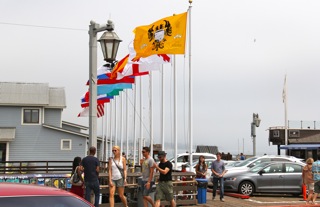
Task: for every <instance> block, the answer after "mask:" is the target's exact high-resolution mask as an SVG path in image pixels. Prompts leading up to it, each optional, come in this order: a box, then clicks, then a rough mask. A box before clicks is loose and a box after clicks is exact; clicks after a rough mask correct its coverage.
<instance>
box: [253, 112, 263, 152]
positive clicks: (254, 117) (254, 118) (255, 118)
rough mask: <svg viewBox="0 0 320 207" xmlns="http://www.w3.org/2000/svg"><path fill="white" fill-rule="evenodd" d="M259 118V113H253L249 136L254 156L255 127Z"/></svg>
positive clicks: (257, 125) (259, 120) (258, 123)
mask: <svg viewBox="0 0 320 207" xmlns="http://www.w3.org/2000/svg"><path fill="white" fill-rule="evenodd" d="M260 122H261V119H260V118H259V114H255V113H253V119H252V122H251V136H252V142H253V156H256V127H259V126H260Z"/></svg>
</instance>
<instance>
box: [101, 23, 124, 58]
mask: <svg viewBox="0 0 320 207" xmlns="http://www.w3.org/2000/svg"><path fill="white" fill-rule="evenodd" d="M113 30H114V25H113V23H112V21H111V20H108V24H107V32H104V33H103V34H102V36H101V37H100V39H99V40H98V41H99V42H100V44H101V49H102V53H103V56H104V60H105V61H107V62H109V63H113V62H114V60H115V59H116V56H117V52H118V48H119V45H120V42H121V41H122V40H120V38H119V37H118V35H117V34H116V33H115V32H113Z"/></svg>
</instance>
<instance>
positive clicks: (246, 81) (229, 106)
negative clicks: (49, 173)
mask: <svg viewBox="0 0 320 207" xmlns="http://www.w3.org/2000/svg"><path fill="white" fill-rule="evenodd" d="M188 6H189V4H188V1H187V0H161V1H160V0H158V1H157V0H136V1H132V0H117V1H115V0H112V1H111V0H104V1H102V0H90V1H84V0H68V1H63V0H55V1H53V0H51V1H50V0H28V1H24V0H0V28H1V33H0V46H1V47H0V48H1V61H0V70H1V76H0V81H4V82H40V83H49V85H50V86H51V87H64V88H65V91H66V98H67V108H66V109H65V110H64V111H63V120H65V121H69V122H74V123H77V124H82V125H88V118H78V117H77V114H78V113H79V112H80V111H81V107H80V97H81V95H82V94H84V93H85V91H86V90H87V86H85V83H86V81H87V79H88V73H89V69H88V68H89V67H88V66H89V56H88V53H89V48H88V44H89V35H88V26H89V23H90V20H94V21H96V22H97V23H100V24H103V23H106V21H107V20H108V19H111V20H112V21H113V22H114V24H115V32H116V33H117V34H118V36H119V37H120V38H121V39H122V40H123V42H122V43H121V45H120V48H119V52H118V56H117V57H118V59H121V58H122V57H124V56H125V55H126V54H127V53H128V48H127V46H128V44H129V43H130V41H131V40H132V39H133V38H134V36H133V33H132V30H133V29H134V28H135V27H137V26H140V25H148V24H151V23H152V22H154V21H157V20H158V19H161V18H163V17H166V16H170V15H172V14H175V13H176V14H179V13H183V12H186V11H187V9H188ZM319 8H320V1H318V0H309V1H304V0H260V1H257V0H223V1H220V0H216V1H215V0H199V1H197V0H194V2H193V4H192V10H191V11H192V12H191V16H192V17H191V25H192V27H191V29H192V32H191V42H192V43H191V53H192V59H191V63H192V71H193V74H192V80H193V109H192V110H193V137H194V144H198V145H201V144H203V145H216V146H218V147H219V149H220V150H221V151H224V152H231V153H233V154H234V153H238V152H239V151H240V152H242V149H243V148H244V153H245V154H252V148H253V146H252V139H251V137H250V123H251V122H252V114H253V113H258V114H259V116H260V118H261V124H260V127H259V128H257V130H256V131H257V154H264V153H268V154H276V152H277V151H276V146H272V145H271V146H269V144H268V130H267V129H268V128H269V127H272V126H284V104H283V102H282V90H283V84H284V77H285V74H287V87H288V92H287V93H288V119H289V120H298V121H299V120H304V121H311V122H309V123H312V121H318V120H319V119H318V117H319V113H320V111H319V106H320V97H319V95H318V90H319V88H320V81H319V73H320V72H319V66H320V58H319V54H320V41H319V37H320V29H319V20H320V13H319ZM31 25H34V26H31ZM59 28H66V29H59ZM98 36H100V34H99V35H98ZM187 61H188V60H187V59H184V57H183V56H182V55H180V56H179V57H177V70H178V75H179V78H178V79H179V81H178V93H179V94H180V95H179V99H178V108H179V110H180V112H179V117H178V122H179V130H178V131H179V133H178V137H179V142H180V143H182V144H181V145H179V150H180V151H184V150H186V149H188V147H187V142H186V141H184V138H185V137H187V136H188V134H187V133H188V130H187V127H188V126H186V124H185V121H186V119H187V115H183V114H184V111H187V107H188V105H187V104H186V102H187V100H188V96H187V94H188V93H187V89H185V88H186V87H187V78H186V77H187V76H188V72H187V70H188V65H187ZM102 64H103V60H102V54H101V50H100V47H98V66H100V65H102ZM154 74H155V75H154V82H155V87H154V91H153V94H154V96H155V97H156V98H155V101H156V102H157V104H155V105H159V98H158V97H159V96H160V92H159V91H160V90H159V89H158V87H157V85H159V74H160V72H154ZM165 78H166V91H167V92H166V95H167V97H166V101H167V102H168V103H166V106H165V108H166V109H165V110H166V119H167V120H166V121H165V122H166V129H165V130H166V140H167V141H169V142H171V141H172V140H173V139H172V137H173V132H172V127H171V126H169V125H170V124H171V123H172V117H173V116H172V113H173V112H172V110H173V106H172V93H173V92H172V90H173V86H172V69H171V67H169V69H167V70H166V71H165ZM143 81H144V82H145V84H144V85H147V83H148V77H144V79H143ZM128 94H129V96H130V94H132V92H130V93H129V92H128ZM144 94H147V95H148V94H149V91H148V89H145V91H144ZM129 96H128V97H129ZM131 97H132V95H131ZM169 102H170V103H169ZM144 104H145V105H146V106H145V107H144V108H145V109H147V108H148V106H147V104H148V103H147V100H145V103H144ZM154 110H155V111H156V112H155V115H154V116H155V117H154V118H155V123H154V128H155V131H154V138H155V143H160V138H159V137H160V135H159V123H156V122H159V114H158V111H159V108H155V109H154ZM145 114H147V112H146V113H145ZM167 114H168V115H167ZM170 114H171V115H170ZM144 119H145V122H146V123H147V120H148V118H147V117H144ZM144 134H145V136H146V133H144ZM130 136H132V133H131V135H130ZM243 143H244V145H243Z"/></svg>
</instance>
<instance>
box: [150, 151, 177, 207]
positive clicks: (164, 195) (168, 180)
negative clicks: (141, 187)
mask: <svg viewBox="0 0 320 207" xmlns="http://www.w3.org/2000/svg"><path fill="white" fill-rule="evenodd" d="M166 155H167V153H165V152H164V151H159V153H158V158H159V160H160V163H159V166H158V165H157V164H156V163H154V165H153V166H154V167H155V168H156V169H157V170H158V171H159V173H160V176H159V183H158V185H157V188H156V203H155V206H156V207H159V206H160V201H161V200H162V199H166V200H167V201H169V202H170V204H171V207H175V206H176V203H175V201H174V199H173V184H172V163H171V162H170V161H169V160H167V158H166Z"/></svg>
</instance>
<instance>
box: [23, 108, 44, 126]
mask: <svg viewBox="0 0 320 207" xmlns="http://www.w3.org/2000/svg"><path fill="white" fill-rule="evenodd" d="M39 121H40V109H23V123H24V124H39Z"/></svg>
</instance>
